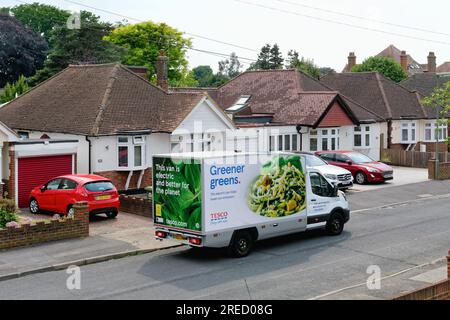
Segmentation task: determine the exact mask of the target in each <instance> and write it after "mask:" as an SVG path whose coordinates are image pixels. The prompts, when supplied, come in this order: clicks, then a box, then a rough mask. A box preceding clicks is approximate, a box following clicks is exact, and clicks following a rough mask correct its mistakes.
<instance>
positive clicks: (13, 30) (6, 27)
mask: <svg viewBox="0 0 450 320" xmlns="http://www.w3.org/2000/svg"><path fill="white" fill-rule="evenodd" d="M47 50H48V46H47V43H46V42H45V40H44V38H42V37H41V36H40V35H38V34H37V33H36V32H34V31H33V30H31V29H30V28H27V27H25V26H23V25H22V24H21V23H20V22H19V21H18V20H17V19H16V18H14V17H11V16H10V15H9V14H6V13H0V88H2V87H3V86H4V85H5V84H6V83H7V82H10V83H12V82H15V81H17V80H18V79H19V76H21V75H24V76H26V77H28V76H31V75H33V74H34V73H35V72H36V70H38V69H40V68H42V65H43V63H44V60H45V55H46V52H47Z"/></svg>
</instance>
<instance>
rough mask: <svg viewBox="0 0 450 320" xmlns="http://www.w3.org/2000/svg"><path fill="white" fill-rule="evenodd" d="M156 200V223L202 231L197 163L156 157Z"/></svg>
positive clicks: (154, 186) (198, 167)
mask: <svg viewBox="0 0 450 320" xmlns="http://www.w3.org/2000/svg"><path fill="white" fill-rule="evenodd" d="M153 172H154V179H153V197H154V201H153V202H154V208H153V210H154V211H153V212H154V213H155V218H156V221H158V222H159V223H161V224H165V225H168V226H173V227H177V228H183V229H189V230H195V231H199V230H201V221H202V218H201V212H202V209H201V208H202V197H201V169H200V163H199V162H198V161H195V160H187V161H186V160H183V161H177V160H172V159H170V158H154V163H153Z"/></svg>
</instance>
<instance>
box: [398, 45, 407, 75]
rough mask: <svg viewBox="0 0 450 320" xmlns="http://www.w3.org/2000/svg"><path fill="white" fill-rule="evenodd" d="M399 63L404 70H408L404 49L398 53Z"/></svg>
mask: <svg viewBox="0 0 450 320" xmlns="http://www.w3.org/2000/svg"><path fill="white" fill-rule="evenodd" d="M400 65H401V66H402V69H403V70H404V71H405V72H408V55H407V54H406V51H404V50H403V51H402V53H401V54H400Z"/></svg>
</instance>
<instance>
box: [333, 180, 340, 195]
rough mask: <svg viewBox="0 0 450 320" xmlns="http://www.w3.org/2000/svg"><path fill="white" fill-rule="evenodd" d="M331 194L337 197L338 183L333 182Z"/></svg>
mask: <svg viewBox="0 0 450 320" xmlns="http://www.w3.org/2000/svg"><path fill="white" fill-rule="evenodd" d="M333 188H334V189H333V195H334V196H335V197H337V196H338V194H339V187H338V185H337V183H335V184H333Z"/></svg>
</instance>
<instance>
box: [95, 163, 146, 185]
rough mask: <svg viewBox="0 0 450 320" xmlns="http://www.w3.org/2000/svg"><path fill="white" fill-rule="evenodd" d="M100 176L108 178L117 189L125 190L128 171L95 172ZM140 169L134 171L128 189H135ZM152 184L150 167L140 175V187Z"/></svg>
mask: <svg viewBox="0 0 450 320" xmlns="http://www.w3.org/2000/svg"><path fill="white" fill-rule="evenodd" d="M95 174H98V175H100V176H102V177H105V178H108V179H110V180H111V181H112V182H113V183H114V185H115V186H116V188H117V189H118V190H125V185H126V183H127V179H128V174H129V171H101V172H95ZM140 174H141V171H134V172H133V175H132V177H131V180H130V185H129V187H128V188H129V189H136V188H137V184H138V181H139V176H140ZM151 185H152V169H151V168H147V169H146V170H145V172H144V176H143V177H142V182H141V188H145V187H148V186H151Z"/></svg>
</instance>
